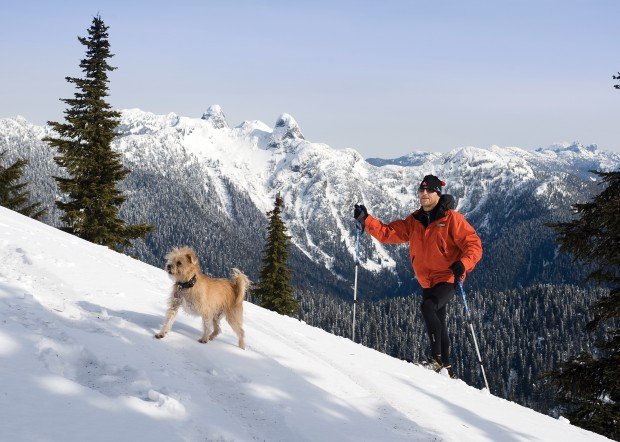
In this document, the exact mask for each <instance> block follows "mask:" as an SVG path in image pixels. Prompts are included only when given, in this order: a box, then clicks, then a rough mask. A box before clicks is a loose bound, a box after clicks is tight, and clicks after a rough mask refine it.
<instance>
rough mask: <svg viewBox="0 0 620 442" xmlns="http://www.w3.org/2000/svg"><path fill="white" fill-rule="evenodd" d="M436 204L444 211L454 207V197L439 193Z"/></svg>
mask: <svg viewBox="0 0 620 442" xmlns="http://www.w3.org/2000/svg"><path fill="white" fill-rule="evenodd" d="M438 205H439V207H440V208H441V209H443V211H444V212H445V211H446V210H454V209H456V201H455V200H454V197H453V196H452V195H441V196H440V197H439V203H438Z"/></svg>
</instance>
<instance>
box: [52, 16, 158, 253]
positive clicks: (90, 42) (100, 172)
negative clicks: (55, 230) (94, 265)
mask: <svg viewBox="0 0 620 442" xmlns="http://www.w3.org/2000/svg"><path fill="white" fill-rule="evenodd" d="M107 31H108V27H107V26H106V25H105V24H104V22H103V20H102V19H101V17H100V16H96V17H94V18H93V21H92V24H91V26H90V28H89V29H88V34H89V36H88V37H78V40H79V41H80V43H81V44H83V45H84V46H86V57H85V58H84V59H83V60H82V61H81V63H80V68H81V69H82V71H83V72H84V75H85V76H84V78H74V77H67V78H66V80H67V81H68V82H69V83H73V84H74V85H75V86H76V88H77V91H76V92H75V94H74V97H73V98H67V99H61V101H63V102H65V103H66V104H67V105H68V108H67V109H66V110H65V112H64V113H65V122H64V123H58V122H48V124H49V125H50V126H51V128H52V129H54V131H55V132H56V133H57V134H58V137H46V138H44V140H45V141H47V142H48V143H49V144H50V146H52V147H53V148H56V149H57V152H58V155H57V156H56V157H55V158H54V159H55V161H56V163H57V164H58V165H59V166H61V167H63V168H64V169H65V171H66V174H67V175H66V176H64V177H54V179H55V180H56V182H57V183H58V187H59V189H60V191H61V192H62V193H63V194H65V197H64V198H61V200H59V201H56V205H57V206H58V208H59V209H61V210H62V211H63V212H64V214H63V215H62V216H61V220H62V221H63V223H64V224H65V226H64V227H63V230H65V231H67V232H69V233H72V234H74V235H76V236H79V237H80V238H84V239H86V240H88V241H91V242H94V243H96V244H102V245H105V246H108V247H110V248H111V249H113V250H120V249H122V248H123V247H127V246H129V245H131V242H130V240H132V239H136V238H141V237H144V236H145V235H146V234H147V233H148V232H149V231H150V230H151V229H152V226H150V225H147V224H136V225H127V224H126V223H125V221H123V220H121V219H119V217H118V215H119V210H120V206H121V205H122V204H123V202H124V201H125V196H124V195H123V194H122V192H121V191H120V190H119V189H118V188H117V183H118V182H120V181H122V180H123V179H124V178H125V176H126V175H127V174H128V173H129V170H127V169H126V168H125V167H124V166H123V165H122V163H121V156H120V154H119V153H117V152H114V151H113V150H112V148H111V143H112V140H113V139H114V137H116V136H117V133H116V131H115V129H116V127H117V126H118V124H119V118H120V113H119V112H117V111H114V110H112V108H111V106H110V105H109V104H108V103H107V102H106V101H105V98H106V97H107V96H108V83H109V80H108V71H113V70H114V69H116V68H114V67H112V66H110V65H109V64H108V59H109V58H110V57H112V54H111V53H110V44H109V42H108V32H107Z"/></svg>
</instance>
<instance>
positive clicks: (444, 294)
mask: <svg viewBox="0 0 620 442" xmlns="http://www.w3.org/2000/svg"><path fill="white" fill-rule="evenodd" d="M455 294H456V293H455V291H454V284H452V283H449V282H440V283H439V284H437V285H435V286H433V287H431V288H430V289H422V304H421V305H420V310H422V316H423V317H424V322H426V330H427V331H428V337H429V339H430V341H431V350H432V356H433V357H436V356H441V361H442V363H443V364H444V365H446V364H447V363H448V361H449V359H450V341H449V340H448V327H447V326H446V313H447V312H446V305H447V304H448V301H450V300H451V299H452V298H454V295H455Z"/></svg>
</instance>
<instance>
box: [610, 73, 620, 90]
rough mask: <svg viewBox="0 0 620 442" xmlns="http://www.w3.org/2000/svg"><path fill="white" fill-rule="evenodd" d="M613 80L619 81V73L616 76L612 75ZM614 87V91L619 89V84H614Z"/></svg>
mask: <svg viewBox="0 0 620 442" xmlns="http://www.w3.org/2000/svg"><path fill="white" fill-rule="evenodd" d="M612 77H613V79H614V80H620V72H618V75H612ZM614 87H615V88H616V89H620V84H614Z"/></svg>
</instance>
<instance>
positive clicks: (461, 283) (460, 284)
mask: <svg viewBox="0 0 620 442" xmlns="http://www.w3.org/2000/svg"><path fill="white" fill-rule="evenodd" d="M458 286H459V290H460V292H461V297H462V298H463V304H465V317H466V319H467V324H469V330H470V331H471V337H472V338H473V339H474V347H475V349H476V354H477V355H478V363H479V364H480V370H481V371H482V377H483V378H484V385H486V387H487V391H488V392H489V393H490V392H491V389H490V388H489V383H488V382H487V375H486V373H485V372H484V365H482V358H481V357H480V350H479V349H478V341H477V340H476V334H475V333H474V324H473V320H472V317H471V312H470V311H469V307H468V306H467V299H465V289H464V288H463V281H461V280H460V279H459V281H458Z"/></svg>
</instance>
